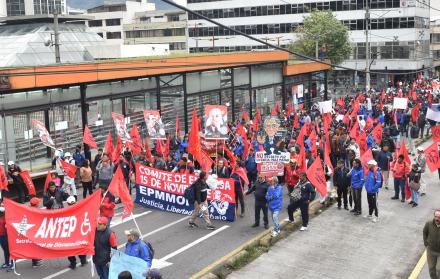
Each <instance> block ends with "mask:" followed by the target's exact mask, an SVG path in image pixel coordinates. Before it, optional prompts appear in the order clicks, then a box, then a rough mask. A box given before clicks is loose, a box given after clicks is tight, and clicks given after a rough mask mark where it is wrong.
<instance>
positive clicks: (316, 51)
mask: <svg viewBox="0 0 440 279" xmlns="http://www.w3.org/2000/svg"><path fill="white" fill-rule="evenodd" d="M315 58H316V59H319V41H318V39H316V40H315Z"/></svg>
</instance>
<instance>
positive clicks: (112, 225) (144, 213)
mask: <svg viewBox="0 0 440 279" xmlns="http://www.w3.org/2000/svg"><path fill="white" fill-rule="evenodd" d="M151 212H153V211H151V210H149V211H145V212H142V213H139V214H135V215H134V218H138V217H141V216H144V215H147V214H150V213H151ZM121 215H122V213H121ZM115 216H117V215H116V214H115ZM113 218H114V216H113ZM131 220H133V217H132V216H129V217H127V218H125V219H124V220H122V219H121V220H120V221H117V222H113V219H112V222H111V223H110V228H113V227H116V226H119V225H120V224H124V223H126V222H128V221H131ZM23 261H28V259H20V260H17V261H16V263H20V262H23Z"/></svg>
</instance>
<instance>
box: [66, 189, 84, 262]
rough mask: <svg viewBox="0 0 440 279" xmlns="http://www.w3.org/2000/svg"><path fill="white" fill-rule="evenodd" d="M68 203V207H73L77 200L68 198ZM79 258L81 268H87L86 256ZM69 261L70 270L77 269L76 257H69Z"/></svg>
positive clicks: (71, 197)
mask: <svg viewBox="0 0 440 279" xmlns="http://www.w3.org/2000/svg"><path fill="white" fill-rule="evenodd" d="M66 203H67V206H72V205H74V204H75V203H76V198H75V197H73V196H70V197H68V198H67V200H66ZM78 258H79V260H80V262H81V266H85V265H86V264H87V259H86V255H78ZM67 259H68V260H69V262H70V265H69V268H70V269H75V268H76V257H75V256H70V257H67Z"/></svg>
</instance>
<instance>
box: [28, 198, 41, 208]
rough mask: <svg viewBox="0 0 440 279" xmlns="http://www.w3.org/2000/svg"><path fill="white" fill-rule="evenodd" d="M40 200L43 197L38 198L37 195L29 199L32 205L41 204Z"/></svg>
mask: <svg viewBox="0 0 440 279" xmlns="http://www.w3.org/2000/svg"><path fill="white" fill-rule="evenodd" d="M40 201H41V199H39V198H37V197H33V198H32V199H31V200H30V201H29V203H30V204H31V205H32V206H37V205H39V204H40Z"/></svg>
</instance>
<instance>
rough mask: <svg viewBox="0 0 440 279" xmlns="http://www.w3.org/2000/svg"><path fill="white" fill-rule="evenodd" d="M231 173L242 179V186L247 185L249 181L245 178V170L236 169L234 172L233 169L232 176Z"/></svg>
mask: <svg viewBox="0 0 440 279" xmlns="http://www.w3.org/2000/svg"><path fill="white" fill-rule="evenodd" d="M233 173H236V174H238V175H239V176H240V177H241V179H243V181H244V184H246V185H249V179H248V177H247V174H246V170H245V169H244V168H237V169H236V170H235V169H234V170H233V171H232V172H231V174H233ZM243 186H244V185H242V188H243Z"/></svg>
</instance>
